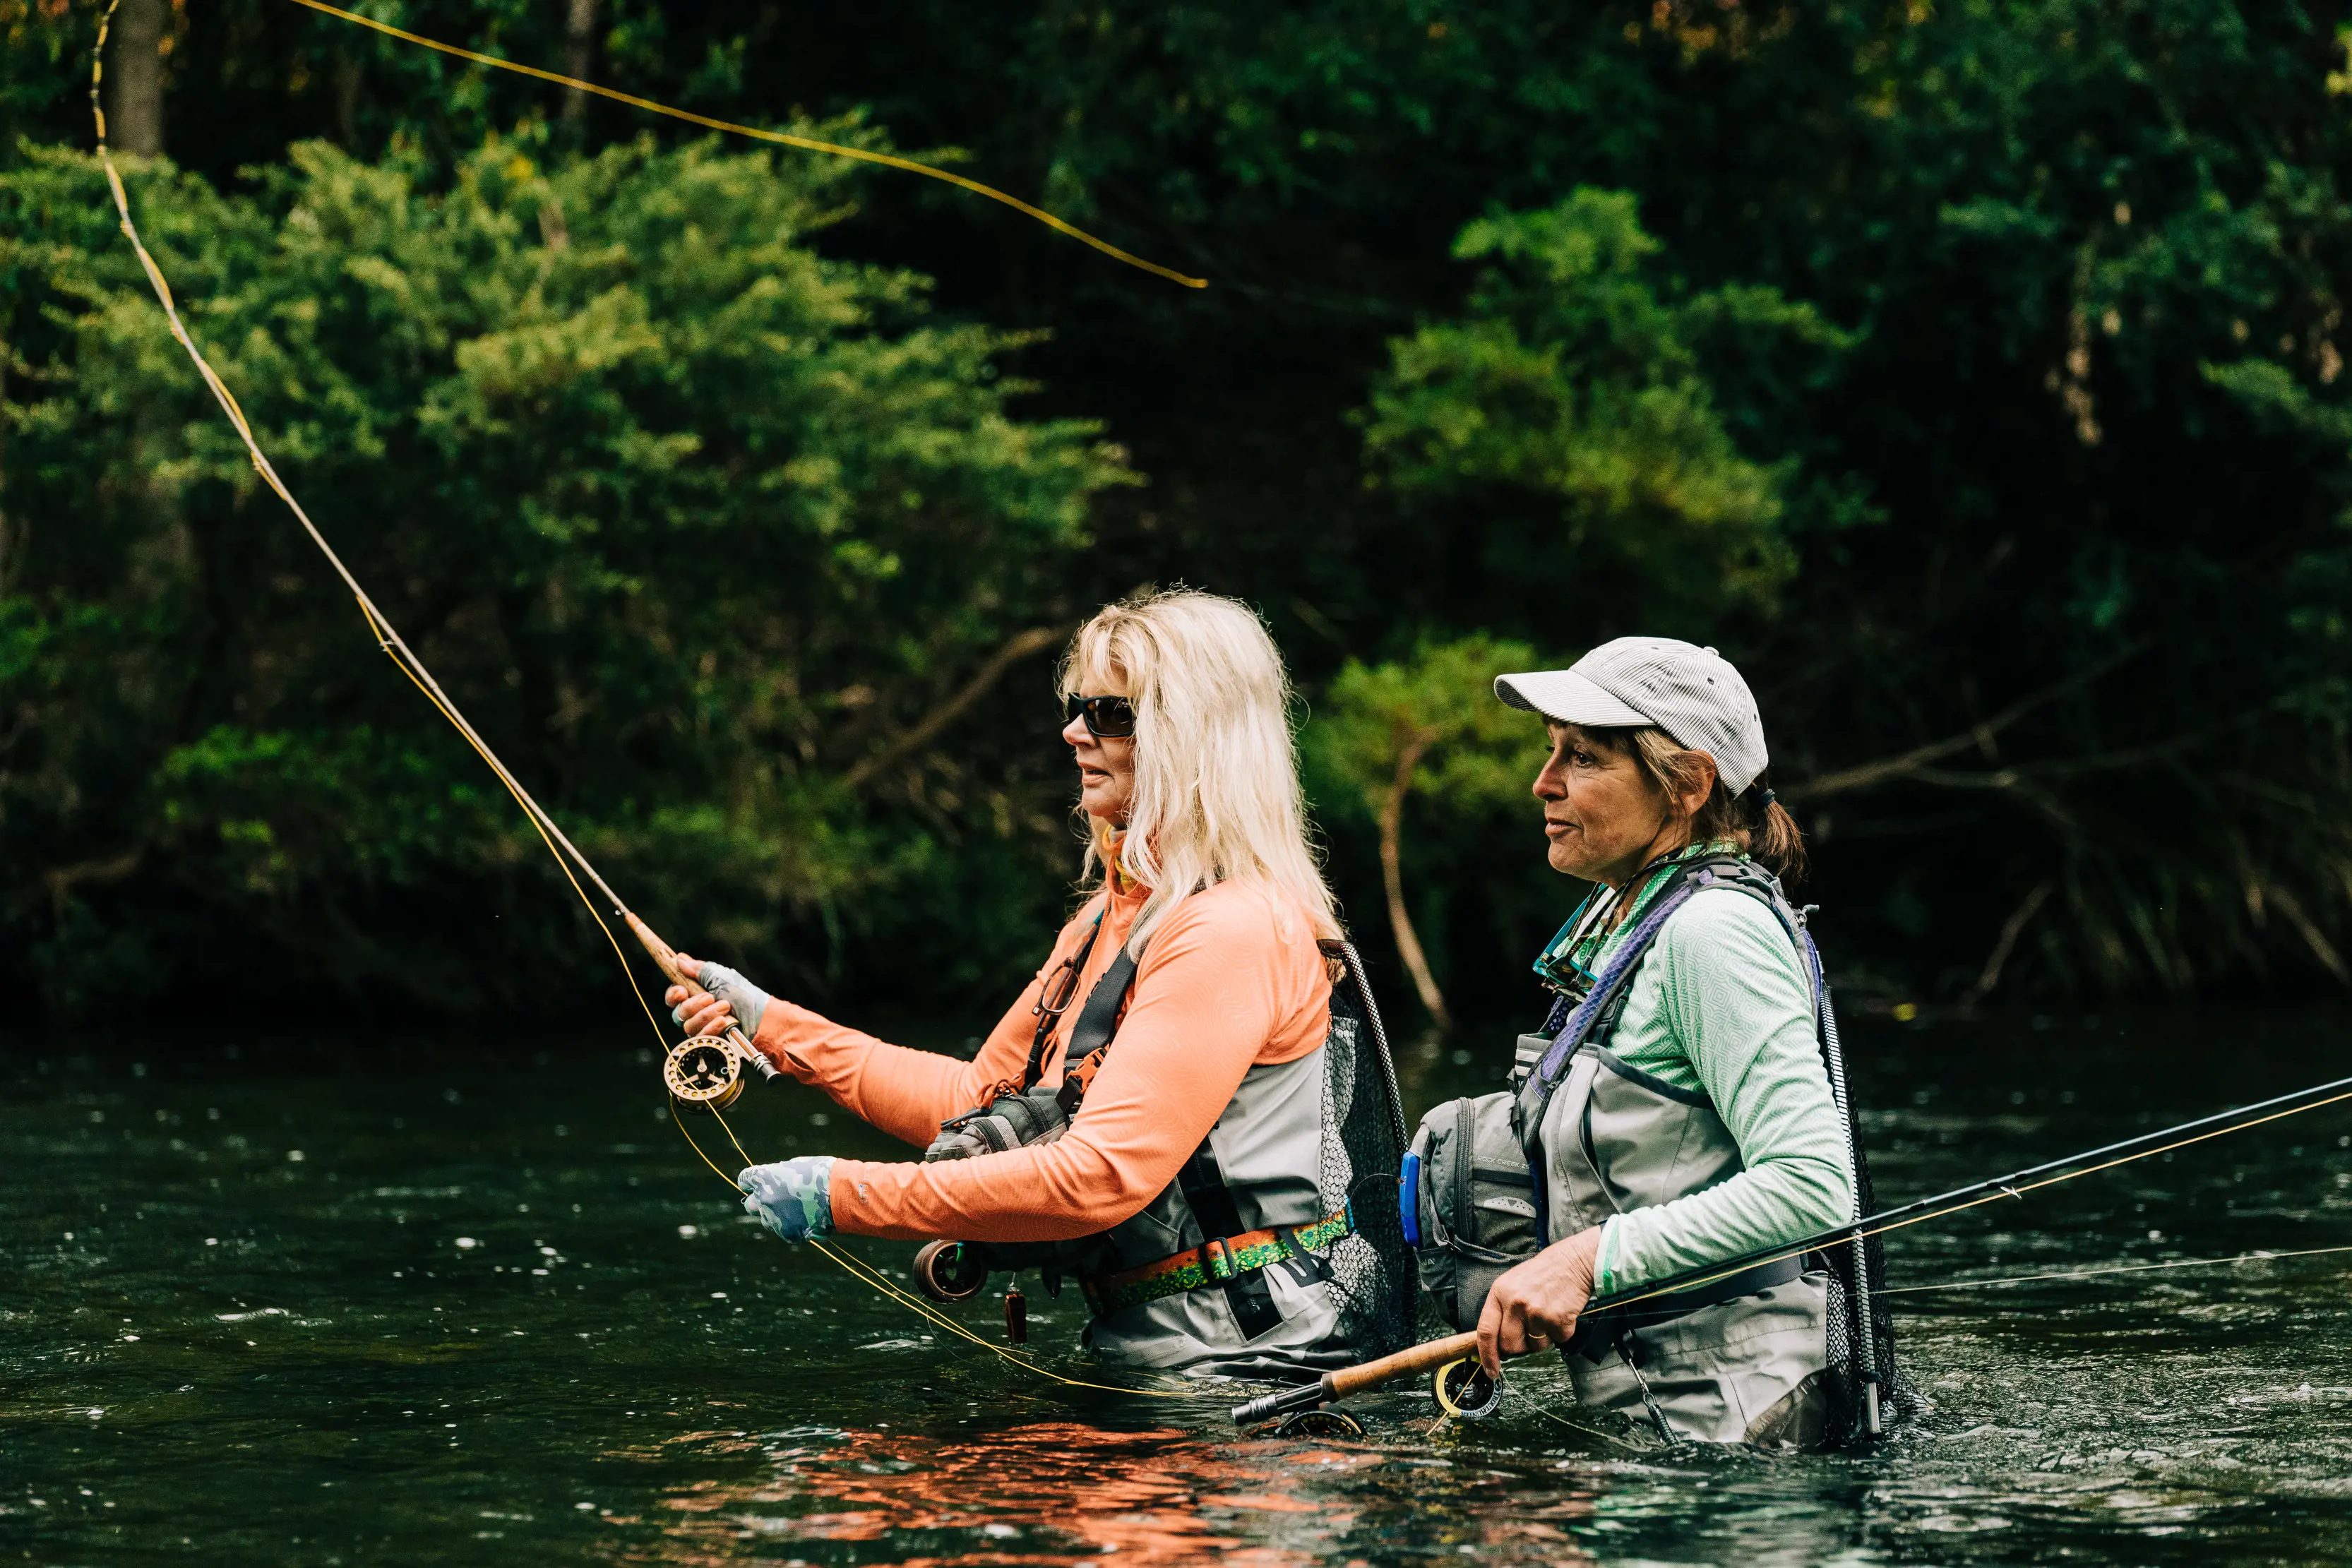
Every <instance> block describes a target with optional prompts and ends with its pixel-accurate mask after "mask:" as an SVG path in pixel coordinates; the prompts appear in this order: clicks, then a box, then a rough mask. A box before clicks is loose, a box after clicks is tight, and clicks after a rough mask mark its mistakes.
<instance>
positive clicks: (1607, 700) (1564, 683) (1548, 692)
mask: <svg viewBox="0 0 2352 1568" xmlns="http://www.w3.org/2000/svg"><path fill="white" fill-rule="evenodd" d="M1495 695H1496V696H1498V697H1500V698H1502V699H1503V700H1504V701H1505V702H1507V703H1508V704H1510V705H1511V706H1513V707H1517V708H1525V709H1527V710H1528V712H1529V713H1539V714H1541V715H1543V716H1544V717H1546V718H1549V719H1557V720H1559V722H1560V723H1561V724H1588V725H1592V726H1594V727H1598V728H1601V729H1625V728H1638V727H1642V726H1644V725H1649V724H1654V723H1655V722H1656V721H1655V720H1654V719H1653V718H1651V717H1650V716H1649V715H1647V714H1645V713H1643V712H1642V710H1641V709H1639V708H1636V707H1633V706H1628V705H1627V704H1624V703H1622V702H1619V701H1618V700H1617V699H1616V698H1615V697H1612V696H1611V695H1609V694H1608V693H1607V692H1604V691H1602V690H1601V688H1600V687H1599V686H1596V685H1593V684H1592V683H1591V681H1589V680H1586V679H1585V678H1584V677H1583V676H1582V675H1580V674H1577V673H1576V672H1575V671H1574V670H1529V671H1527V672H1525V673H1523V674H1516V675H1496V677H1495Z"/></svg>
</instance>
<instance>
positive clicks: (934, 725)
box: [844, 626, 1067, 789]
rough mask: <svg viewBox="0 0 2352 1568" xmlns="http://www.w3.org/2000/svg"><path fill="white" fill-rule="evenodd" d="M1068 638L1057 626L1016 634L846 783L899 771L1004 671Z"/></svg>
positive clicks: (866, 760) (861, 765)
mask: <svg viewBox="0 0 2352 1568" xmlns="http://www.w3.org/2000/svg"><path fill="white" fill-rule="evenodd" d="M1066 634H1067V633H1066V632H1065V631H1064V630H1063V629H1062V628H1060V627H1055V626H1032V627H1031V628H1029V630H1027V631H1026V632H1019V633H1017V634H1015V635H1014V636H1013V638H1012V639H1011V640H1010V641H1009V642H1007V643H1005V644H1004V645H1003V647H1000V648H999V649H997V650H996V652H994V653H991V654H990V655H989V656H988V658H987V660H986V661H985V662H983V663H982V664H981V666H980V668H979V669H978V670H977V671H975V672H974V673H973V674H972V677H971V679H970V680H968V681H966V682H965V683H964V684H963V685H962V686H961V688H959V689H958V690H957V691H956V693H955V695H952V696H950V697H949V698H948V699H947V700H946V701H945V702H942V703H940V704H938V705H937V706H934V707H933V708H932V709H931V711H930V712H929V713H927V714H925V715H924V716H923V717H922V721H921V722H920V723H919V724H917V725H915V726H914V727H912V728H910V729H906V730H901V731H900V732H899V733H898V735H897V736H895V737H892V738H891V739H890V740H888V741H887V742H885V743H884V745H883V747H882V749H881V750H879V751H877V752H874V753H873V754H872V755H870V756H867V757H866V758H862V759H860V760H859V761H858V762H856V764H855V765H853V766H852V767H851V768H850V769H849V771H848V772H847V773H846V774H845V775H844V781H845V782H846V783H847V784H848V786H849V787H850V788H851V789H862V788H863V787H864V786H865V785H866V783H867V782H868V781H870V780H871V779H873V778H874V776H875V775H876V774H877V773H881V772H884V771H886V770H887V769H888V768H893V767H896V766H897V765H898V763H900V762H902V761H904V760H905V759H906V758H908V757H910V756H912V755H914V754H915V753H916V752H918V751H920V750H921V749H922V748H923V747H927V746H929V744H930V743H931V742H932V741H934V740H937V739H938V738H939V737H940V733H941V732H942V731H944V730H945V729H946V728H947V727H949V726H950V725H951V724H953V723H954V722H955V721H956V720H957V719H959V718H961V717H962V716H963V714H964V710H965V709H967V708H969V707H971V705H972V704H974V703H976V702H978V701H979V700H980V699H981V698H982V697H983V696H986V695H988V691H989V688H990V687H992V686H993V685H996V683H997V682H998V681H1000V680H1002V679H1003V678H1004V672H1005V671H1007V670H1009V669H1011V668H1012V667H1013V665H1015V664H1019V663H1020V662H1021V661H1022V660H1024V659H1025V658H1027V657H1028V656H1029V655H1030V654H1032V653H1036V652H1037V651H1038V650H1039V649H1041V648H1050V647H1052V646H1053V645H1054V644H1055V643H1058V642H1060V641H1061V640H1062V639H1063V637H1064V636H1066Z"/></svg>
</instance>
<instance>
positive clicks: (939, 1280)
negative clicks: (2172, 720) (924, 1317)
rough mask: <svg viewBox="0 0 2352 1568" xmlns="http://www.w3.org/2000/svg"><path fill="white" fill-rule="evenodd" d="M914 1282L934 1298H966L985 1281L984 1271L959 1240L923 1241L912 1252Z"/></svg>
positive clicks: (969, 1297) (986, 1274)
mask: <svg viewBox="0 0 2352 1568" xmlns="http://www.w3.org/2000/svg"><path fill="white" fill-rule="evenodd" d="M914 1273H915V1284H916V1286H917V1287H918V1288H919V1290H921V1291H922V1292H923V1294H925V1295H927V1296H929V1297H930V1299H931V1300H933V1301H950V1302H952V1301H970V1300H971V1299H972V1298H973V1297H974V1296H977V1295H978V1294H980V1288H981V1287H982V1285H985V1284H987V1283H988V1270H987V1268H986V1266H985V1265H983V1264H982V1262H981V1261H980V1260H978V1259H976V1258H974V1257H973V1256H972V1255H971V1252H970V1251H968V1250H966V1249H965V1247H964V1244H963V1243H962V1242H961V1241H926V1242H924V1243H923V1247H922V1250H920V1251H919V1252H917V1253H916V1254H915V1270H914Z"/></svg>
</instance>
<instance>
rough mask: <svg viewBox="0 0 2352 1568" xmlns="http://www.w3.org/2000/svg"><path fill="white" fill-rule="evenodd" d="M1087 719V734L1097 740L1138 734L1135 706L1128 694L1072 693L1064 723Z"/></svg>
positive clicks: (1064, 706)
mask: <svg viewBox="0 0 2352 1568" xmlns="http://www.w3.org/2000/svg"><path fill="white" fill-rule="evenodd" d="M1074 718H1083V719H1085V720H1086V721H1087V734H1088V735H1091V736H1093V737H1095V738H1096V739H1097V740H1102V739H1106V738H1108V739H1111V740H1124V739H1126V738H1127V737H1129V736H1131V735H1133V734H1134V733H1135V706H1134V705H1133V704H1132V703H1130V702H1129V701H1128V700H1127V699H1126V698H1125V697H1082V696H1080V695H1078V694H1077V693H1076V692H1072V693H1071V694H1070V695H1068V696H1067V697H1065V698H1064V699H1063V704H1062V722H1063V723H1064V724H1067V723H1069V722H1070V720H1072V719H1074Z"/></svg>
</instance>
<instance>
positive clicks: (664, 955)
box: [621, 909, 780, 1078]
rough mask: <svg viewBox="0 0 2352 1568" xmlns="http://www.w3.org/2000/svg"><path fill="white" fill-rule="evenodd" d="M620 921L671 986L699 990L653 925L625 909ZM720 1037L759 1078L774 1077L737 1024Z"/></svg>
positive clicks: (763, 1053) (764, 1058) (696, 979)
mask: <svg viewBox="0 0 2352 1568" xmlns="http://www.w3.org/2000/svg"><path fill="white" fill-rule="evenodd" d="M621 918H622V919H623V920H625V921H627V922H628V924H629V933H630V935H632V936H635V937H636V939H637V942H638V944H639V946H643V947H644V948H645V950H646V954H647V955H648V956H651V957H652V959H653V961H654V963H655V965H656V967H658V968H659V969H660V970H661V972H662V973H663V974H664V975H667V977H669V983H670V984H671V985H673V986H694V987H699V986H700V985H701V984H702V980H701V977H699V976H696V975H689V974H688V973H687V972H686V971H685V970H683V969H681V968H679V967H677V948H675V947H673V946H670V945H669V944H668V943H667V942H665V941H663V940H662V939H661V937H660V936H658V935H657V934H656V932H655V931H654V928H653V927H652V926H650V925H646V923H645V922H644V921H642V920H640V919H638V918H637V916H636V913H635V911H634V910H628V909H624V910H623V911H621ZM720 1038H721V1039H723V1040H726V1041H727V1043H728V1044H730V1045H731V1046H733V1047H734V1048H735V1051H736V1054H737V1055H739V1056H740V1057H741V1058H742V1059H743V1060H744V1061H748V1062H750V1063H751V1065H752V1066H754V1067H756V1068H758V1069H759V1070H760V1076H761V1077H762V1078H773V1077H775V1076H776V1074H777V1072H778V1071H780V1069H778V1067H777V1066H776V1064H775V1063H774V1062H772V1061H769V1060H768V1053H767V1052H766V1051H761V1050H759V1049H758V1048H756V1047H755V1046H753V1045H752V1043H751V1040H749V1039H748V1038H746V1037H745V1035H744V1033H743V1028H742V1026H741V1025H740V1024H732V1023H730V1024H729V1025H728V1026H727V1032H726V1033H725V1034H724V1035H722V1036H721V1037H720Z"/></svg>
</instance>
